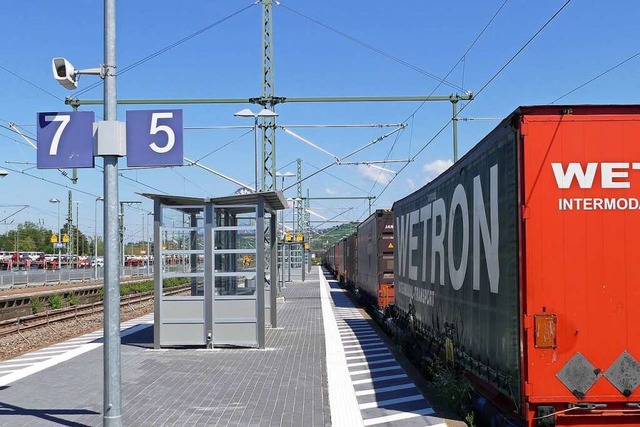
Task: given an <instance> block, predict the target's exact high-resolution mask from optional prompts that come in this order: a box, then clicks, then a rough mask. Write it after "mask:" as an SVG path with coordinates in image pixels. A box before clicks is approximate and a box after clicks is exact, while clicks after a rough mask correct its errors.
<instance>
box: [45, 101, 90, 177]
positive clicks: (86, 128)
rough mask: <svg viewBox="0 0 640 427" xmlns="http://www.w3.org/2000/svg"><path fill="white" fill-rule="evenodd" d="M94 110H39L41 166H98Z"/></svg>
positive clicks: (48, 167) (57, 167) (65, 167)
mask: <svg viewBox="0 0 640 427" xmlns="http://www.w3.org/2000/svg"><path fill="white" fill-rule="evenodd" d="M94 121H95V114H94V113H93V111H73V112H65V113H38V133H37V143H38V145H37V146H38V149H37V157H38V161H37V166H38V169H69V168H92V167H94V159H93V153H94V143H93V122H94Z"/></svg>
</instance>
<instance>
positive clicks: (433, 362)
mask: <svg viewBox="0 0 640 427" xmlns="http://www.w3.org/2000/svg"><path fill="white" fill-rule="evenodd" d="M420 368H421V370H422V373H423V375H424V377H425V378H426V379H427V381H428V382H429V384H430V385H431V386H432V387H433V388H434V390H436V393H437V394H438V397H439V398H440V400H441V401H442V402H443V403H444V404H445V405H447V406H448V407H449V408H451V409H452V410H454V411H455V412H456V413H457V414H458V415H460V417H462V419H463V420H464V421H465V422H466V423H467V425H469V426H473V425H475V424H474V414H473V409H472V407H471V394H470V385H469V383H468V381H467V379H466V378H465V377H464V376H462V375H461V374H460V373H458V372H456V371H455V370H454V369H453V367H451V366H448V365H447V364H445V362H443V361H442V360H440V359H435V358H434V359H423V360H422V362H421V366H420Z"/></svg>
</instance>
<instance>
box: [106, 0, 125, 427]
mask: <svg viewBox="0 0 640 427" xmlns="http://www.w3.org/2000/svg"><path fill="white" fill-rule="evenodd" d="M103 67H104V72H105V73H104V74H105V75H104V118H105V120H107V121H115V120H117V108H116V107H117V97H116V0H104V66H103ZM103 158H104V294H105V298H104V356H103V359H104V381H103V383H104V393H103V425H104V426H109V427H112V426H117V427H119V426H122V394H121V377H120V374H121V372H120V266H119V258H120V257H119V255H120V254H119V247H118V246H119V245H118V243H119V242H118V237H119V236H118V157H117V156H114V155H107V156H104V157H103Z"/></svg>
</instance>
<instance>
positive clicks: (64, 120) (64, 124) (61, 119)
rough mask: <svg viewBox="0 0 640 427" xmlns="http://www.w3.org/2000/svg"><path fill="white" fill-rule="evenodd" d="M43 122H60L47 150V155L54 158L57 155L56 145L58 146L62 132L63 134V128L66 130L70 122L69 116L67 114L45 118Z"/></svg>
mask: <svg viewBox="0 0 640 427" xmlns="http://www.w3.org/2000/svg"><path fill="white" fill-rule="evenodd" d="M44 120H45V121H47V122H60V126H58V129H56V133H54V134H53V140H52V141H51V148H49V155H50V156H56V155H57V154H58V145H59V144H60V138H61V137H62V132H64V128H66V127H67V125H68V124H69V122H70V121H71V116H70V115H68V114H58V115H57V116H46V117H45V118H44Z"/></svg>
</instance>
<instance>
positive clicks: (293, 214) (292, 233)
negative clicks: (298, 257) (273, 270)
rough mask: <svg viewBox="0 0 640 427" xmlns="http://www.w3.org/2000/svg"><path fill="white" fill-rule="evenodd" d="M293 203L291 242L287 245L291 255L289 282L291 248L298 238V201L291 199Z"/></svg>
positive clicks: (289, 266) (289, 263)
mask: <svg viewBox="0 0 640 427" xmlns="http://www.w3.org/2000/svg"><path fill="white" fill-rule="evenodd" d="M291 203H293V206H292V208H291V242H290V243H289V244H288V245H287V248H288V253H289V262H288V263H287V265H288V267H287V270H288V276H289V282H290V281H291V248H292V246H293V242H294V239H295V238H296V199H291Z"/></svg>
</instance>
